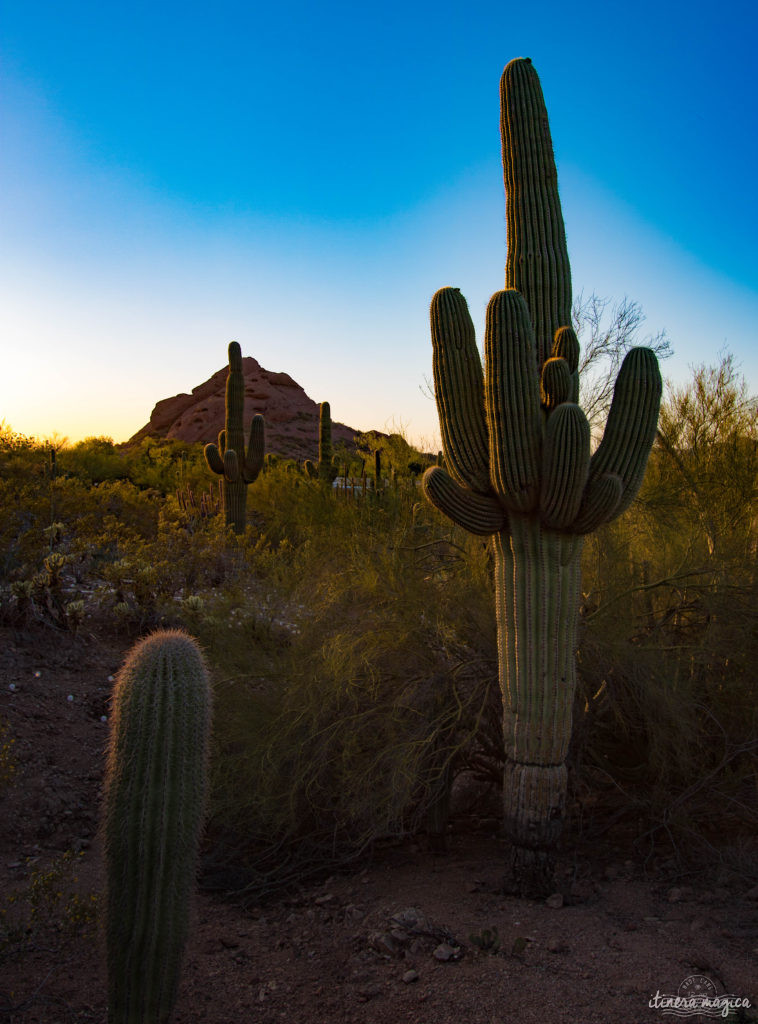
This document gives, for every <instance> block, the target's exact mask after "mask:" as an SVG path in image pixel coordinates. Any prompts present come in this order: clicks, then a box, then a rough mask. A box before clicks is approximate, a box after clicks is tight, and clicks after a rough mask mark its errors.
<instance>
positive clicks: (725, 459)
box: [574, 357, 758, 870]
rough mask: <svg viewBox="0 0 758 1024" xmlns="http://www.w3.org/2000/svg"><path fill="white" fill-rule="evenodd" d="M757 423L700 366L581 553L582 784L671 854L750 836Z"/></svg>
mask: <svg viewBox="0 0 758 1024" xmlns="http://www.w3.org/2000/svg"><path fill="white" fill-rule="evenodd" d="M757 422H758V421H756V418H755V401H754V400H753V399H751V398H750V396H749V395H748V394H747V390H746V388H745V385H744V382H743V381H742V380H741V379H740V378H739V375H737V374H736V372H735V371H734V367H733V365H732V362H731V359H729V357H726V358H725V359H724V360H722V363H721V365H720V366H719V367H717V368H712V369H705V368H701V369H699V370H697V371H695V373H694V377H693V380H692V382H691V384H690V386H689V387H687V388H682V389H678V390H675V391H671V392H669V395H668V396H667V399H666V402H665V403H664V406H663V409H662V413H661V421H660V430H659V439H658V443H657V445H656V448H655V449H654V451H653V454H652V457H651V461H650V465H649V469H648V474H647V477H646V481H645V484H644V485H643V488H642V491H641V493H640V497H639V499H638V501H637V502H636V503H635V505H634V506H633V508H631V509H630V510H629V512H628V513H627V514H626V515H625V516H624V517H623V518H622V519H621V520H620V521H619V522H618V524H615V525H614V527H609V528H607V529H605V530H603V531H600V532H599V533H598V534H597V536H596V537H595V538H592V539H590V540H589V541H588V544H587V547H586V558H585V567H584V568H585V572H584V587H585V591H586V593H585V607H584V627H583V634H582V641H581V648H580V655H579V657H580V680H581V683H582V686H581V692H580V700H579V705H578V708H577V733H576V736H575V745H574V749H575V755H576V762H575V763H576V764H577V766H578V767H580V771H579V772H578V779H579V780H581V783H582V785H583V786H584V787H585V789H584V792H585V793H587V792H589V793H591V796H592V800H594V801H597V800H598V798H599V796H600V795H602V799H603V801H604V803H605V805H606V807H609V806H610V807H611V809H612V812H613V813H616V814H617V815H618V816H620V817H621V818H622V819H624V820H625V822H626V824H627V826H628V827H630V828H632V829H633V832H634V834H636V835H637V836H640V835H644V836H645V841H646V842H648V843H651V842H653V841H660V840H664V841H665V844H666V845H668V846H670V847H671V848H672V849H673V851H674V853H675V855H676V856H677V857H681V856H684V852H685V851H686V850H688V849H689V851H690V853H691V854H693V855H694V856H695V857H702V854H703V851H704V850H705V851H706V852H710V853H713V852H714V849H715V848H718V850H719V856H723V849H724V843H723V835H724V834H728V835H729V837H730V842H731V843H733V844H739V842H741V840H742V839H743V838H746V837H749V836H750V835H751V834H754V833H755V828H756V825H758V785H757V784H756V783H757V781H758V740H756V736H758V680H757V679H756V675H755V663H756V658H757V657H758V601H756V597H757V596H758V575H757V574H756V557H755V556H756V550H757V546H758V532H757V531H758V426H757V425H756V424H757ZM614 803H615V804H616V807H615V810H614V809H613V807H612V805H613V804H614ZM753 863H754V865H758V856H755V855H754V861H753ZM754 870H758V867H756V868H754Z"/></svg>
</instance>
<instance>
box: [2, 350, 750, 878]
mask: <svg viewBox="0 0 758 1024" xmlns="http://www.w3.org/2000/svg"><path fill="white" fill-rule="evenodd" d="M754 414H755V400H754V399H753V398H751V397H750V396H749V395H748V393H747V391H746V388H745V384H744V381H743V380H742V379H741V378H740V376H739V374H738V373H737V371H736V370H735V368H734V366H733V365H732V361H731V359H729V358H728V357H727V358H725V359H724V360H723V361H722V363H721V364H720V365H719V366H717V367H713V368H701V369H698V370H697V371H696V372H695V374H694V376H693V379H692V381H691V382H690V384H689V386H688V387H686V388H679V389H672V390H670V391H669V392H668V393H667V394H666V397H665V399H664V403H663V407H662V413H661V424H660V430H659V434H658V438H657V441H656V444H655V447H654V449H653V452H652V455H651V459H650V463H649V468H648V473H647V477H646V480H645V483H644V484H643V486H642V489H641V492H640V495H639V497H638V498H637V500H636V501H635V502H634V503H633V504H632V505H631V506H630V508H629V509H628V510H627V512H626V513H625V514H624V515H623V516H622V517H621V518H620V519H619V520H617V521H615V522H613V523H610V524H607V525H605V526H603V527H601V528H600V529H599V530H598V531H597V533H596V534H593V535H591V536H590V537H589V538H588V540H587V543H586V545H585V550H584V554H583V565H582V605H581V610H580V629H579V652H578V659H577V667H578V689H577V695H576V699H575V702H574V720H575V731H574V737H573V741H572V746H571V750H570V754H569V765H570V799H569V808H568V812H569V826H568V827H569V835H570V834H571V832H572V830H575V829H580V830H590V831H593V830H596V831H602V830H603V829H607V828H609V827H611V824H613V827H614V828H618V827H620V826H621V825H623V826H624V827H625V828H627V829H628V830H629V835H630V838H631V839H634V840H635V841H637V842H638V843H641V844H642V845H643V846H644V847H645V848H646V849H648V850H650V851H653V850H654V849H657V850H659V851H660V850H661V849H667V850H668V852H669V853H670V854H672V855H674V856H676V857H677V858H680V859H681V861H682V863H685V862H687V861H689V860H690V859H694V860H696V861H701V859H702V856H703V852H704V850H710V851H711V853H712V854H713V855H714V856H718V857H720V858H725V857H726V858H732V859H735V858H736V859H737V860H739V858H740V857H741V856H743V855H744V858H745V867H746V868H747V866H748V864H751V863H752V864H754V861H751V859H750V856H751V855H750V836H751V832H752V831H753V830H754V828H755V824H756V815H757V813H758V807H757V797H758V776H757V775H756V772H757V766H758V741H756V738H755V737H756V735H758V721H756V714H757V713H758V712H756V707H757V704H758V702H757V701H756V677H755V672H754V665H755V659H756V653H757V652H756V643H757V626H758V613H757V612H756V607H757V606H758V603H757V602H756V594H757V588H758V573H757V570H756V544H757V543H758V533H757V527H758V524H757V521H756V489H757V482H756V481H757V479H758V473H757V472H756V471H757V469H758V447H757V443H758V428H756V420H755V415H754ZM53 453H54V457H53ZM417 458H418V460H419V461H420V462H421V463H422V464H424V463H428V462H429V456H425V455H424V454H423V453H418V455H417ZM0 459H1V462H0V491H1V492H2V502H1V504H0V507H1V508H2V518H1V519H0V536H1V537H2V584H1V589H0V614H1V615H2V622H3V624H4V625H5V626H6V627H8V628H12V629H13V630H20V631H24V630H34V629H39V630H44V631H45V632H46V635H47V636H48V642H50V643H55V642H56V639H55V638H56V636H59V635H61V633H62V632H63V631H65V632H66V633H69V634H71V635H72V636H73V637H74V638H76V637H77V636H79V635H81V634H92V633H98V634H113V635H118V636H120V637H123V638H127V639H131V638H133V639H134V640H135V641H136V640H137V639H139V638H140V637H142V636H144V635H146V634H147V633H149V632H150V631H151V630H154V629H156V628H159V627H184V628H185V629H186V630H187V631H188V632H190V633H191V634H192V635H193V636H195V637H196V638H197V639H198V641H199V643H200V645H201V647H202V648H203V650H204V651H205V652H206V656H207V659H208V661H209V664H210V665H211V668H212V672H213V677H214V687H215V714H214V734H213V753H212V759H211V766H212V796H211V805H210V806H211V811H210V822H209V830H208V835H207V839H206V849H205V854H204V856H205V858H206V863H208V864H211V863H213V864H214V865H217V866H218V865H221V864H224V863H228V864H234V865H235V867H236V868H237V869H239V870H241V871H243V873H244V872H247V876H246V877H247V878H248V881H247V883H246V885H247V887H248V889H249V891H250V892H251V893H253V892H261V891H266V890H269V889H273V888H276V887H277V886H279V885H281V884H284V883H285V882H286V880H287V879H288V878H291V877H297V876H298V873H299V872H302V871H305V872H307V871H308V870H310V869H314V870H315V869H321V868H323V866H324V864H325V863H326V862H328V861H329V862H332V863H336V862H339V861H343V860H348V859H350V858H353V857H356V856H358V855H360V853H361V852H363V851H365V850H367V849H368V848H370V846H371V844H372V843H374V842H376V841H377V840H379V839H381V838H382V837H387V836H393V835H394V836H400V835H406V834H408V833H411V832H417V831H422V832H423V831H426V830H427V829H428V828H429V827H430V821H432V820H434V815H432V816H431V817H430V812H431V811H432V809H433V808H435V807H436V804H437V802H438V801H439V800H440V794H441V793H444V791H445V790H446V789H447V788H448V786H449V783H450V780H451V779H452V778H453V777H455V776H456V775H458V774H460V773H462V772H470V773H473V774H474V775H476V776H477V777H481V778H483V779H487V780H490V781H491V782H492V784H493V785H497V780H498V779H499V778H500V774H501V770H502V758H503V742H502V736H501V733H500V718H501V711H500V692H499V687H498V685H497V668H496V661H497V656H496V640H495V618H494V609H493V606H492V572H493V569H492V564H491V559H490V556H489V553H488V550H487V547H486V544H485V542H484V541H483V539H482V538H478V537H476V536H474V535H471V534H469V533H468V532H466V531H464V530H463V529H462V528H460V527H458V526H455V525H453V524H452V523H450V522H449V521H447V520H446V519H445V518H444V517H443V516H442V515H441V514H440V513H439V512H438V511H437V510H436V509H434V508H433V507H432V506H430V505H429V504H428V503H427V502H426V501H424V500H423V496H422V494H421V490H420V487H419V486H418V482H417V478H416V477H414V476H413V475H412V474H410V473H409V472H408V470H407V466H406V467H398V474H397V477H396V485H395V486H394V487H393V486H390V485H389V484H388V483H386V482H385V484H384V486H382V485H381V483H380V486H379V488H378V489H377V490H373V489H368V490H367V491H366V492H365V494H364V495H363V496H362V497H358V496H355V497H354V496H352V494H351V493H350V492H348V494H347V495H345V494H344V493H343V492H342V491H341V490H340V489H339V488H335V487H331V486H328V485H327V486H325V485H324V483H323V482H322V481H320V480H318V479H312V478H310V477H309V476H308V475H307V473H305V472H302V471H299V470H298V469H297V467H295V466H294V465H292V464H291V463H288V462H287V461H286V460H279V461H278V462H276V463H275V464H274V465H272V466H268V467H266V468H264V470H263V472H262V473H261V475H260V477H259V478H258V480H257V481H256V483H255V484H254V485H253V486H252V488H251V491H250V500H249V518H248V523H247V527H246V530H245V532H244V533H242V534H237V533H235V532H234V529H233V526H229V527H227V526H226V524H225V517H224V512H223V507H222V506H220V503H217V504H216V508H215V511H213V510H212V511H210V512H207V513H202V512H201V510H200V509H199V506H198V504H197V502H194V503H193V502H191V501H188V500H187V498H186V495H187V494H190V493H192V494H195V495H197V494H200V493H202V492H204V491H206V490H207V489H208V487H209V477H210V474H209V472H208V469H207V467H206V466H205V465H204V460H203V452H202V448H201V446H199V445H198V446H189V445H186V444H183V443H179V442H169V441H161V440H156V439H151V440H146V441H143V442H142V443H141V444H140V445H139V446H137V447H135V448H129V447H128V446H119V445H114V444H113V443H112V442H110V441H109V440H107V439H104V438H95V439H90V440H87V441H84V442H80V443H78V444H76V445H73V446H68V445H65V446H61V447H59V448H58V449H57V451H56V450H55V448H54V447H53V446H51V444H50V443H48V442H43V441H38V440H35V439H34V438H27V437H21V436H19V435H17V434H15V433H13V431H12V430H11V429H10V428H8V427H5V428H4V430H3V433H2V437H1V438H0ZM388 461H389V457H388V458H386V459H385V464H386V463H387V462H388ZM401 471H402V474H401ZM210 483H211V487H215V486H216V484H215V481H211V482H210ZM358 493H361V492H356V494H358ZM11 741H12V736H10V735H9V734H8V732H7V731H6V732H5V733H4V734H3V742H4V746H3V751H4V754H3V757H4V763H7V766H6V767H5V769H4V776H3V777H4V780H5V783H4V784H5V785H13V784H14V783H13V780H14V775H13V773H12V771H11V769H10V767H8V766H9V765H10V764H11V760H12V748H11V747H10V746H9V744H10V743H11ZM568 841H569V842H570V838H569V840H568ZM754 869H755V868H754V867H753V868H752V870H754ZM238 874H239V871H238ZM239 877H242V876H241V875H240V876H239Z"/></svg>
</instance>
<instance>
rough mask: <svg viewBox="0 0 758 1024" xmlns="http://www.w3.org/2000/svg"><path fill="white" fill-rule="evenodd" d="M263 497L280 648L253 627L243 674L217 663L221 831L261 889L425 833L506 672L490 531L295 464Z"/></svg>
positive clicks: (215, 825) (217, 825) (216, 823)
mask: <svg viewBox="0 0 758 1024" xmlns="http://www.w3.org/2000/svg"><path fill="white" fill-rule="evenodd" d="M257 499H258V500H257V502H256V504H257V507H258V510H259V511H260V512H261V514H262V516H263V519H264V522H265V527H264V536H266V537H267V538H268V541H267V543H268V544H269V545H270V547H269V550H270V551H271V552H274V551H275V552H276V563H277V570H276V572H275V573H274V574H273V575H271V576H269V577H268V581H267V582H268V586H269V587H271V586H274V587H275V589H276V591H277V593H278V595H279V611H278V614H277V616H276V618H275V620H274V622H273V626H274V627H275V629H274V632H273V634H270V638H273V641H274V642H270V643H269V644H268V645H266V643H265V637H263V636H261V633H260V631H258V634H257V635H256V636H254V637H251V635H250V634H249V633H247V634H246V636H245V639H244V640H242V641H241V642H243V643H245V644H246V650H245V652H244V653H245V655H246V657H245V658H244V659H243V665H246V666H247V668H246V670H245V668H243V670H242V672H239V674H238V675H235V676H232V675H231V674H230V675H227V676H225V675H224V674H223V672H222V675H221V679H220V685H219V690H218V692H217V700H216V737H215V742H216V750H217V755H216V757H215V759H214V763H215V765H216V777H215V786H214V814H213V818H212V826H211V828H212V832H213V833H214V834H215V835H216V836H218V837H221V836H223V837H224V839H223V843H226V844H231V845H232V846H234V848H235V856H238V857H241V858H242V860H243V861H244V862H245V863H246V865H247V867H248V869H250V870H252V871H253V877H254V879H255V886H257V887H258V889H261V888H262V889H265V888H267V887H271V886H273V885H275V884H280V883H281V882H282V880H283V879H284V878H287V877H291V875H290V874H289V873H290V872H294V873H295V874H297V873H299V872H302V871H305V870H309V869H318V868H319V867H323V866H324V865H326V864H329V863H334V861H335V860H337V861H339V860H341V859H349V858H351V857H354V856H356V855H357V854H358V853H360V852H361V851H363V850H365V849H366V848H367V847H369V846H370V845H371V844H372V843H374V842H376V841H377V840H378V839H380V838H381V837H385V836H388V835H401V834H406V833H408V832H413V831H416V830H418V829H419V828H421V829H422V830H423V828H425V827H426V825H425V822H426V815H427V813H428V811H429V808H430V806H431V805H432V804H433V803H434V802H435V801H436V800H438V799H439V798H440V784H441V781H442V782H446V781H447V780H448V779H449V769H450V767H451V766H452V767H455V766H456V765H457V764H459V763H462V759H463V758H464V757H465V755H466V752H467V751H468V750H469V749H470V748H472V746H473V745H474V740H475V737H476V736H477V734H478V727H479V724H480V722H481V720H482V717H483V716H484V715H485V713H486V712H487V709H488V708H489V705H490V701H491V697H492V694H491V687H492V685H493V684H494V686H495V687H496V686H497V683H496V681H495V673H494V666H493V665H492V662H491V660H488V658H487V657H485V656H483V653H482V647H483V644H482V636H484V637H488V638H490V639H492V638H493V637H494V615H493V612H492V609H491V602H490V600H489V595H488V593H487V589H488V585H487V565H486V557H485V554H484V551H483V548H482V545H481V544H480V543H479V544H477V543H476V542H473V543H472V544H471V546H470V548H469V549H468V550H467V549H466V548H463V547H458V546H457V545H458V542H459V541H464V543H466V544H468V543H469V541H468V539H467V538H464V537H463V536H461V537H460V538H458V537H457V535H456V534H457V531H455V530H454V528H452V527H451V526H450V525H449V524H448V523H446V522H444V521H443V520H442V518H441V517H440V516H438V514H437V512H436V511H435V510H433V509H431V508H429V507H427V506H426V505H425V504H418V503H416V504H415V505H414V503H412V502H410V501H408V500H400V499H397V500H394V499H393V500H392V501H388V502H387V503H386V504H377V503H374V502H372V501H370V500H363V501H345V500H343V499H339V498H335V497H334V496H333V495H332V494H330V493H329V492H328V491H326V492H325V491H324V489H323V488H320V487H319V486H318V484H316V483H314V484H311V483H310V481H309V482H305V481H303V482H301V483H300V485H299V486H297V487H293V485H292V483H291V481H288V480H287V479H286V474H283V475H282V476H281V477H280V478H279V480H278V481H277V479H276V476H275V474H272V476H271V479H270V480H269V481H268V483H267V484H266V486H264V487H263V488H261V490H260V491H257ZM290 502H292V503H293V504H292V505H290ZM327 503H328V504H327ZM295 506H296V507H295ZM290 538H292V539H290ZM258 557H259V559H260V558H261V552H260V551H259V552H258ZM264 561H265V559H264ZM239 642H240V641H238V644H239ZM228 656H229V654H228V651H227V655H226V657H227V659H228ZM227 664H228V661H227ZM238 671H239V670H238ZM443 796H444V794H443ZM219 842H221V839H219ZM223 843H222V846H223ZM224 849H225V847H224ZM218 856H219V859H220V860H223V859H224V857H226V859H228V851H227V852H226V853H225V854H224V855H221V854H220V853H219V855H218Z"/></svg>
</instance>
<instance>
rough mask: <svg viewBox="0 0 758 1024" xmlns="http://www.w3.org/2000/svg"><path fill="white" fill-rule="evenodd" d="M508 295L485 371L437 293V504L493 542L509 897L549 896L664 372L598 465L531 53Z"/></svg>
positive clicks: (648, 357) (620, 386) (636, 367)
mask: <svg viewBox="0 0 758 1024" xmlns="http://www.w3.org/2000/svg"><path fill="white" fill-rule="evenodd" d="M500 95H501V133H502V145H503V170H504V178H505V192H506V222H507V229H508V255H507V261H506V277H505V284H506V290H505V291H501V292H497V293H496V294H495V295H494V296H493V297H492V299H491V300H490V303H489V307H488V310H487V323H486V331H485V342H484V349H485V372H484V373H483V371H482V366H481V363H480V360H479V354H478V351H477V347H476V341H475V337H474V326H473V323H472V321H471V317H470V316H469V311H468V308H467V306H466V301H465V299H464V298H463V296H462V295H461V293H460V291H459V290H458V289H456V288H442V289H441V290H440V291H438V292H437V293H436V294H435V296H434V298H433V299H432V305H431V329H432V342H433V347H434V387H435V397H436V401H437V409H438V412H439V417H440V427H441V433H442V441H443V449H444V465H445V469H442V468H440V467H432V468H431V469H428V470H427V472H426V474H425V475H424V490H425V493H426V495H427V497H428V499H429V500H430V501H431V502H432V503H433V504H435V505H436V506H437V507H438V508H439V509H440V510H441V511H442V512H444V513H445V514H446V515H447V516H449V517H450V518H451V519H452V520H453V521H454V522H456V523H458V524H459V525H460V526H462V527H464V528H465V529H467V530H469V531H471V532H472V533H475V534H479V535H482V536H490V537H491V538H492V549H493V555H494V566H495V608H496V615H497V627H498V665H499V678H500V685H501V690H502V696H503V710H504V738H505V750H506V765H505V773H504V810H505V827H506V831H507V834H508V836H509V838H510V840H511V843H512V846H511V854H510V863H509V875H508V879H507V885H508V887H509V888H510V889H511V890H513V891H516V892H519V893H520V894H521V895H541V894H545V893H548V892H550V891H551V890H552V888H553V885H554V881H553V870H554V864H553V861H554V848H555V845H556V843H557V840H558V837H559V835H560V833H561V829H562V825H563V818H564V812H565V801H566V781H567V780H566V765H565V760H566V753H567V750H568V744H569V739H570V737H571V727H572V722H571V718H572V704H573V699H574V690H575V682H576V675H575V673H576V668H575V653H576V643H577V622H578V608H579V596H580V558H581V549H582V539H583V535H584V534H586V533H589V532H590V531H592V530H594V529H595V528H596V527H598V526H600V525H601V524H602V523H606V522H608V521H609V520H611V519H612V518H614V517H615V516H618V515H619V514H620V513H621V512H623V510H624V509H625V508H627V506H628V505H629V503H630V502H631V501H632V500H633V498H634V496H635V495H636V493H637V491H638V489H639V487H640V484H641V482H642V478H643V475H644V472H645V467H646V465H647V460H648V455H649V453H650V449H651V447H652V444H653V439H654V437H655V431H656V425H657V421H658V410H659V406H660V398H661V377H660V373H659V370H658V363H657V360H656V358H655V355H654V354H653V352H652V351H651V350H650V349H647V348H635V349H632V350H631V351H630V352H629V354H628V355H627V357H626V359H625V360H624V363H623V365H622V367H621V369H620V371H619V375H618V379H617V381H616V387H615V391H614V397H613V403H612V405H611V409H610V412H609V415H608V421H607V424H606V428H605V434H604V436H603V439H602V442H601V443H600V446H599V447H598V449H597V451H596V452H595V453H594V455H592V456H590V428H589V424H588V422H587V418H586V417H585V415H584V413H583V412H582V410H581V409H580V408H579V406H578V405H577V404H576V402H577V400H578V373H577V365H578V357H579V343H578V341H577V338H576V335H575V334H574V331H573V330H572V329H571V327H570V326H569V324H570V322H571V273H570V267H569V260H568V252H567V249H566V240H565V233H564V226H563V215H562V213H561V206H560V201H559V198H558V179H557V174H556V169H555V160H554V157H553V145H552V140H551V137H550V129H549V126H548V120H547V111H546V109H545V102H544V99H543V95H542V88H541V86H540V82H539V79H538V77H537V73H536V71H535V69H534V68H533V67H532V63H531V61H530V60H529V59H518V60H513V61H511V62H510V63H509V64H508V65H507V67H506V68H505V71H504V72H503V76H502V80H501V92H500Z"/></svg>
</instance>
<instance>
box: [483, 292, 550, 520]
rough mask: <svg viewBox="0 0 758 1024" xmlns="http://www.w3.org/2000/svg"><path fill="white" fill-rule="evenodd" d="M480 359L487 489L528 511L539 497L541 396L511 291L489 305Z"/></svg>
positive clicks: (525, 317)
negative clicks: (484, 370)
mask: <svg viewBox="0 0 758 1024" xmlns="http://www.w3.org/2000/svg"><path fill="white" fill-rule="evenodd" d="M484 360H485V365H486V367H487V377H486V381H485V386H484V390H485V406H486V410H487V430H488V433H489V449H490V480H491V482H492V487H493V489H494V491H495V494H496V495H497V496H498V498H499V499H500V501H502V503H503V504H504V505H505V506H506V508H508V509H511V510H512V511H514V512H530V511H531V510H532V509H533V508H534V506H535V504H536V503H537V499H538V497H539V472H540V468H539V467H540V445H541V431H542V424H541V419H540V393H539V383H538V379H537V361H536V353H535V346H534V331H533V329H532V325H531V323H530V322H529V311H528V310H527V308H526V303H525V302H524V299H523V297H522V296H521V295H520V294H519V293H518V292H517V291H515V290H513V289H507V290H506V291H502V292H496V293H495V295H493V296H492V298H491V299H490V301H489V305H488V307H487V328H486V331H485V335H484Z"/></svg>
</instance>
